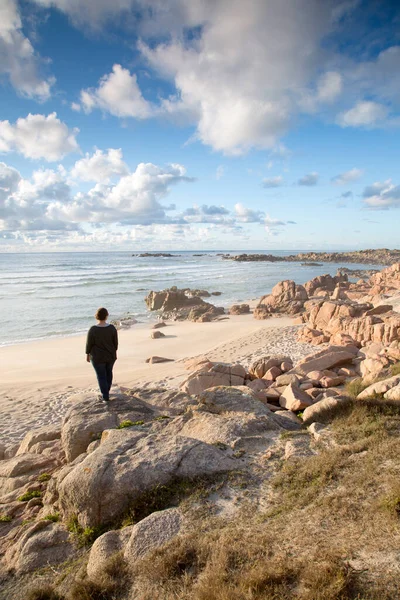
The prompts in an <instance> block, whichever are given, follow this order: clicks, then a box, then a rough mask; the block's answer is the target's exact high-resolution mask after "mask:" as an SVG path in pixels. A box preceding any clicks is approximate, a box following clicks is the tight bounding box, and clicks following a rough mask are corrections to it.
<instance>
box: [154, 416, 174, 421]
mask: <svg viewBox="0 0 400 600" xmlns="http://www.w3.org/2000/svg"><path fill="white" fill-rule="evenodd" d="M169 418H170V417H169V416H168V415H160V416H159V417H156V418H155V419H154V420H155V421H164V419H169Z"/></svg>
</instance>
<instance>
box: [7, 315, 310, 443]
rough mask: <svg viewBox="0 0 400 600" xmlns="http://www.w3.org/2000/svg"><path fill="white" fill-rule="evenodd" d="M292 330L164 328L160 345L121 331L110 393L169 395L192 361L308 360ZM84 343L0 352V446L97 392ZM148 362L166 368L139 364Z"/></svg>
mask: <svg viewBox="0 0 400 600" xmlns="http://www.w3.org/2000/svg"><path fill="white" fill-rule="evenodd" d="M297 329H298V326H293V319H292V318H290V317H277V318H271V319H268V320H264V321H259V320H256V319H254V317H253V314H252V313H250V314H247V315H230V316H229V318H228V319H226V320H221V321H214V322H211V323H193V322H191V321H183V322H176V321H174V322H169V324H168V326H167V327H165V328H164V329H163V332H164V333H165V334H166V337H165V338H161V339H151V338H150V333H151V331H152V326H151V325H147V326H142V327H141V328H136V326H133V327H132V328H131V329H128V330H121V331H120V332H119V339H120V348H119V351H118V360H117V362H116V364H115V367H114V382H115V384H116V387H115V388H114V390H115V391H116V392H118V389H119V386H121V387H127V388H135V387H164V388H165V387H174V388H177V387H179V384H180V383H181V382H182V381H183V380H184V379H185V378H186V377H188V375H189V373H190V371H188V370H186V368H185V361H186V360H187V359H189V358H193V357H198V356H204V355H206V356H207V357H208V358H209V359H210V360H213V361H216V362H227V363H234V362H237V361H242V362H243V361H244V362H249V361H251V360H255V359H256V358H258V357H259V356H263V355H266V354H268V353H271V354H273V353H285V354H288V353H291V352H292V351H293V352H294V356H300V355H301V356H305V355H307V354H311V353H313V352H315V351H316V348H315V347H313V346H310V345H309V344H301V343H298V342H297V341H296V340H297ZM85 339H86V336H74V337H69V338H62V339H57V340H42V341H39V342H27V343H25V344H20V345H15V346H7V347H2V348H0V361H1V364H2V366H3V373H4V375H3V377H2V382H1V391H2V394H1V396H0V415H1V421H2V426H1V429H0V437H1V438H2V443H4V444H7V445H9V444H12V443H16V442H17V441H19V440H21V439H22V438H23V437H24V435H25V433H26V432H27V431H29V430H31V429H36V428H38V427H42V426H44V425H48V424H56V423H59V422H60V421H61V419H62V417H63V416H64V414H65V413H66V411H67V410H68V408H69V406H70V405H71V401H72V400H73V398H72V397H73V396H74V395H76V394H79V393H82V392H85V391H95V392H97V382H96V377H95V373H94V370H93V368H92V366H91V365H90V364H88V363H87V362H86V359H85V358H86V357H85V352H84V351H85V348H84V345H85ZM269 349H270V350H269ZM155 355H157V356H163V357H166V358H171V359H174V360H173V362H166V363H157V364H146V363H145V360H146V358H148V357H150V356H155ZM112 391H113V390H112Z"/></svg>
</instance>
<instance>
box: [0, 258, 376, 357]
mask: <svg viewBox="0 0 400 600" xmlns="http://www.w3.org/2000/svg"><path fill="white" fill-rule="evenodd" d="M226 252H230V253H231V254H240V253H241V252H238V251H234V250H231V251H226ZM253 252H258V253H259V251H253ZM296 252H297V251H293V250H291V251H287V252H286V251H281V252H270V251H265V253H266V254H270V253H272V254H276V255H287V254H295V253H296ZM169 253H170V254H173V257H172V258H160V257H158V258H139V257H137V256H132V253H129V252H82V253H81V252H79V253H78V252H76V253H75V252H71V253H64V252H63V253H61V252H59V253H31V254H0V308H1V315H2V327H1V328H0V345H1V346H4V345H10V344H17V343H21V342H26V341H32V340H39V339H45V338H52V337H63V336H69V335H77V334H82V333H85V332H86V331H87V329H88V328H89V327H90V326H91V325H92V324H94V322H95V321H94V318H93V315H94V313H95V311H96V309H97V308H98V307H100V306H105V307H106V308H107V309H108V311H109V313H110V319H111V320H113V319H119V318H121V317H126V316H131V317H134V318H135V319H137V320H138V321H139V322H149V321H155V320H156V314H154V313H149V312H148V311H147V309H146V305H145V302H144V297H145V296H146V294H147V293H148V291H150V290H161V289H164V288H168V287H171V286H173V285H176V286H178V287H190V288H197V289H200V288H201V289H206V290H208V291H209V292H213V291H220V292H222V295H221V296H219V297H212V298H210V301H211V302H212V303H213V304H216V305H218V306H224V307H229V306H230V305H231V304H233V303H237V302H243V301H245V300H250V299H255V298H260V297H261V296H263V295H265V294H268V293H270V292H271V290H272V288H273V286H274V285H275V284H276V283H277V282H278V281H281V280H283V279H293V280H294V281H296V283H304V282H305V281H307V280H309V279H311V278H313V277H315V276H316V275H320V274H323V273H330V274H331V275H334V274H335V273H336V271H337V269H338V267H340V266H342V267H346V266H347V267H349V268H364V269H365V268H374V266H375V265H355V264H350V265H349V264H346V263H343V264H342V263H341V264H340V265H339V264H330V263H326V264H324V265H323V266H320V267H318V266H312V267H306V266H301V264H300V263H284V262H282V263H281V262H277V263H268V262H247V263H246V262H243V263H238V262H235V261H231V260H224V259H223V258H222V257H221V256H217V254H218V253H217V252H216V251H215V252H204V251H203V252H202V251H198V252H192V251H191V252H169ZM247 253H248V254H250V253H252V252H251V251H247ZM195 254H202V256H195ZM378 268H379V267H378Z"/></svg>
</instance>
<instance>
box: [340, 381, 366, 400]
mask: <svg viewBox="0 0 400 600" xmlns="http://www.w3.org/2000/svg"><path fill="white" fill-rule="evenodd" d="M368 385H369V384H367V383H364V382H363V380H362V379H361V377H359V378H357V379H353V380H352V381H348V382H347V383H346V385H345V388H344V389H345V392H346V394H347V396H349V397H350V398H353V400H355V399H356V398H357V396H358V394H361V392H363V391H364V390H365V389H366V388H367V387H368Z"/></svg>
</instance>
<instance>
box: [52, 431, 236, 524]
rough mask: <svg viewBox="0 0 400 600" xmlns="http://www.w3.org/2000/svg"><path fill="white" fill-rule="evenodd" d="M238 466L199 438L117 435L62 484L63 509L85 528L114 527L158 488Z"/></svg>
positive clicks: (61, 502) (162, 433)
mask: <svg viewBox="0 0 400 600" xmlns="http://www.w3.org/2000/svg"><path fill="white" fill-rule="evenodd" d="M235 466H236V462H235V460H234V459H232V458H230V457H229V456H227V455H226V454H225V453H224V452H222V451H221V450H220V449H219V448H216V447H214V446H210V445H208V444H205V443H203V442H200V441H198V440H194V439H191V438H187V437H183V436H179V435H173V436H171V435H168V434H167V433H164V432H161V433H155V434H149V435H146V433H144V432H139V431H127V430H120V431H114V433H113V435H112V436H109V437H106V438H105V441H104V442H102V443H101V444H100V446H99V447H98V448H97V450H95V452H92V453H91V454H89V455H88V456H86V458H84V460H83V461H82V462H80V463H79V464H77V465H76V466H75V467H74V468H73V469H72V470H71V471H70V472H69V473H68V475H67V476H66V477H65V478H64V479H63V480H62V481H61V483H60V485H59V490H58V491H59V505H60V508H61V510H62V512H63V515H64V517H65V518H68V517H69V516H71V515H76V514H77V515H78V519H79V522H80V524H81V526H82V527H94V526H98V525H105V524H110V523H112V522H115V521H116V520H118V519H119V518H120V517H121V516H122V515H123V514H124V512H125V511H126V510H127V509H128V507H129V506H132V507H133V506H134V504H135V501H137V500H139V499H140V498H141V496H142V495H143V494H144V493H145V492H149V491H150V490H152V489H153V488H155V487H156V486H158V485H168V483H169V482H171V481H172V480H173V479H175V478H182V477H191V478H193V477H197V476H200V475H206V474H212V473H218V472H222V471H228V470H231V469H233V468H235ZM88 498H90V502H88Z"/></svg>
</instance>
